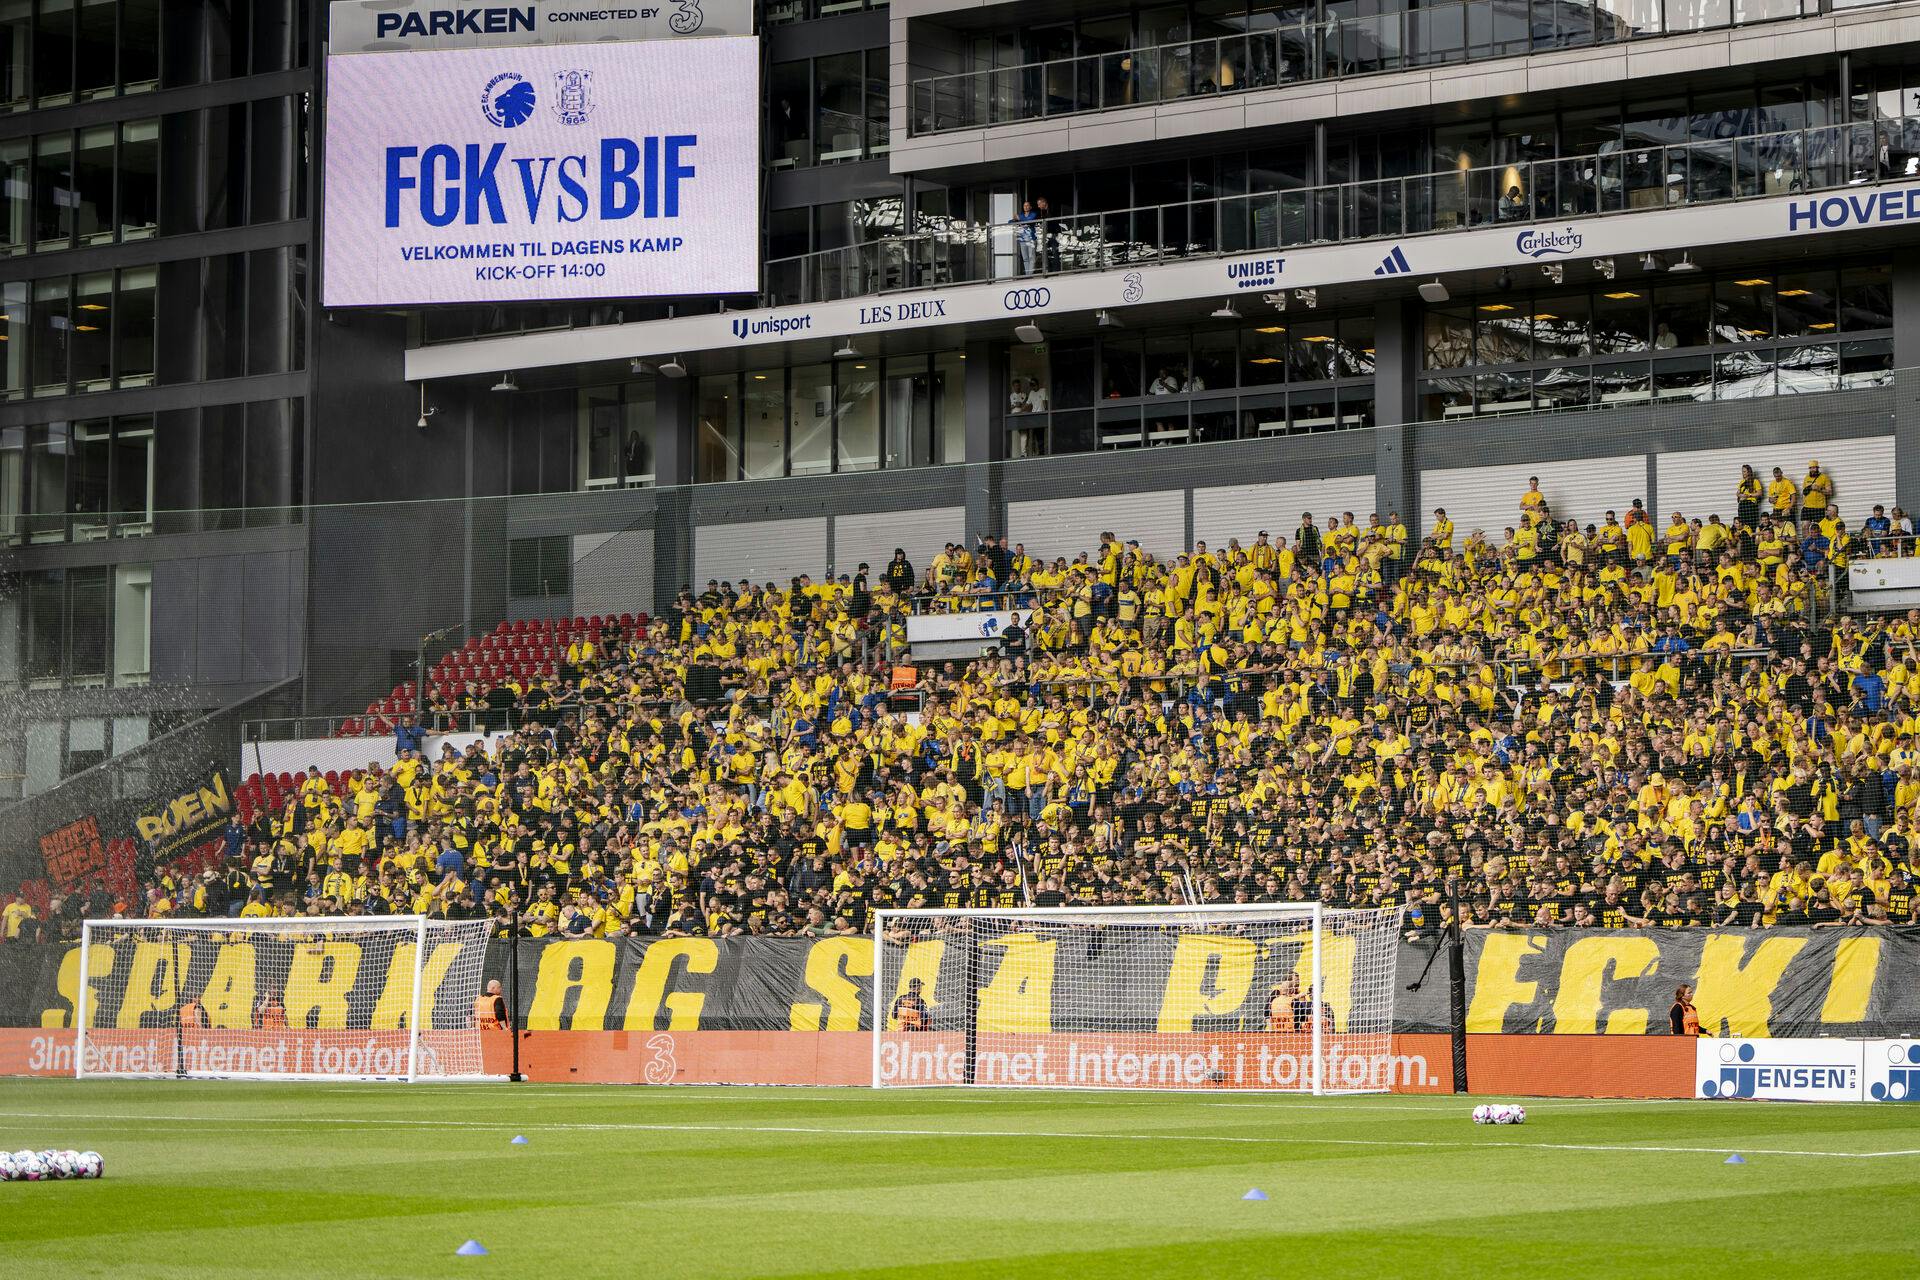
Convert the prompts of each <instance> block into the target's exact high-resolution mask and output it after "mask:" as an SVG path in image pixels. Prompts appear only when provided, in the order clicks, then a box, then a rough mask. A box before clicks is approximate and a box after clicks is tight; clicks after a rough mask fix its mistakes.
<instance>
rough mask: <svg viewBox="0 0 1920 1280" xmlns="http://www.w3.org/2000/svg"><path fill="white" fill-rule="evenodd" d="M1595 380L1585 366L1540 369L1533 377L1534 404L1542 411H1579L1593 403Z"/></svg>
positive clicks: (1574, 365)
mask: <svg viewBox="0 0 1920 1280" xmlns="http://www.w3.org/2000/svg"><path fill="white" fill-rule="evenodd" d="M1593 395H1594V388H1593V378H1592V376H1591V373H1590V371H1589V370H1588V369H1587V367H1586V366H1585V365H1579V364H1566V365H1559V366H1556V367H1555V368H1552V369H1540V370H1537V371H1536V372H1535V373H1534V375H1533V399H1534V403H1535V404H1536V405H1537V406H1539V407H1540V408H1542V409H1577V408H1581V407H1583V406H1586V405H1590V404H1592V403H1593Z"/></svg>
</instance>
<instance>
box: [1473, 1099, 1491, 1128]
mask: <svg viewBox="0 0 1920 1280" xmlns="http://www.w3.org/2000/svg"><path fill="white" fill-rule="evenodd" d="M1492 1119H1493V1108H1492V1107H1490V1106H1488V1105H1487V1104H1486V1103H1484V1102H1483V1103H1481V1104H1480V1105H1479V1106H1477V1107H1475V1108H1474V1109H1473V1122H1474V1123H1475V1124H1486V1123H1488V1122H1489V1121H1491V1120H1492Z"/></svg>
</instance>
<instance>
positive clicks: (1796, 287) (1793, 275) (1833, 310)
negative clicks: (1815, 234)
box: [1774, 271, 1840, 338]
mask: <svg viewBox="0 0 1920 1280" xmlns="http://www.w3.org/2000/svg"><path fill="white" fill-rule="evenodd" d="M1774 314H1775V317H1776V320H1775V323H1776V324H1777V325H1778V327H1779V332H1780V336H1781V337H1783V338H1814V337H1819V336H1821V335H1822V334H1830V333H1832V332H1834V330H1835V329H1836V328H1838V327H1839V323H1840V321H1839V312H1838V295H1837V294H1836V292H1835V290H1834V275H1833V272H1831V271H1807V272H1789V273H1788V274H1786V275H1783V276H1781V277H1780V283H1779V287H1778V288H1777V289H1776V291H1775V293H1774Z"/></svg>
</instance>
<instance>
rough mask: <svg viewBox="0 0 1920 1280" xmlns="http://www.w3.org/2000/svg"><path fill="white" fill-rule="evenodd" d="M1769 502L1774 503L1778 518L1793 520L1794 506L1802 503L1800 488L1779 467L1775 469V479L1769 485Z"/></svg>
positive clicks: (1774, 515) (1774, 513) (1774, 510)
mask: <svg viewBox="0 0 1920 1280" xmlns="http://www.w3.org/2000/svg"><path fill="white" fill-rule="evenodd" d="M1767 502H1768V503H1769V504H1771V505H1772V507H1773V518H1774V519H1776V520H1791V519H1792V518H1793V511H1794V508H1795V507H1797V506H1799V505H1800V490H1799V488H1798V487H1797V486H1796V485H1795V484H1794V483H1793V481H1791V480H1789V479H1787V473H1786V472H1784V471H1782V470H1781V469H1780V468H1779V467H1775V468H1774V469H1773V480H1772V482H1771V483H1769V484H1768V485H1767Z"/></svg>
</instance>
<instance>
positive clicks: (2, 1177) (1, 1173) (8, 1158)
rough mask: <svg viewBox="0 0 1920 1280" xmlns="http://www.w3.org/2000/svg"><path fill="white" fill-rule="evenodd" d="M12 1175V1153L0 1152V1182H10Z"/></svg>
mask: <svg viewBox="0 0 1920 1280" xmlns="http://www.w3.org/2000/svg"><path fill="white" fill-rule="evenodd" d="M13 1174H14V1168H13V1152H11V1151H0V1182H12V1181H13Z"/></svg>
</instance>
